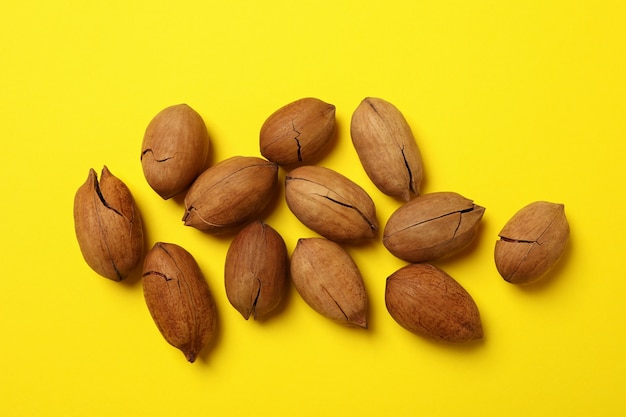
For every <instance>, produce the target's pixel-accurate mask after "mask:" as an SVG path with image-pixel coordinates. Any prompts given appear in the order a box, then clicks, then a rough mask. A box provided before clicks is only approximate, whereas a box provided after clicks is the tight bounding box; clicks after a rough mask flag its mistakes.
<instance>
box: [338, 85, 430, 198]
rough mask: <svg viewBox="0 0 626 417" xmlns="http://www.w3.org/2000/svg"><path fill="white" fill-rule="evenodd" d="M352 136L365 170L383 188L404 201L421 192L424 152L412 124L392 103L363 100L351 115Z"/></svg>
mask: <svg viewBox="0 0 626 417" xmlns="http://www.w3.org/2000/svg"><path fill="white" fill-rule="evenodd" d="M350 135H351V137H352V143H353V145H354V149H355V150H356V152H357V154H358V156H359V159H360V160H361V164H362V165H363V168H364V169H365V172H366V173H367V175H368V176H369V178H370V179H371V180H372V182H373V183H374V185H376V187H378V189H379V190H380V191H382V192H383V193H385V194H387V195H389V196H392V197H395V198H397V199H399V200H403V201H409V200H410V199H411V198H412V197H414V196H416V195H419V194H420V184H421V182H422V177H423V175H424V167H423V162H422V155H421V153H420V150H419V148H418V146H417V142H416V141H415V137H414V136H413V132H412V131H411V127H410V126H409V124H408V123H407V121H406V119H405V118H404V116H403V115H402V113H401V112H400V110H398V109H397V108H396V107H395V106H394V105H393V104H391V103H389V102H388V101H385V100H383V99H380V98H375V97H368V98H366V99H364V100H363V101H362V102H361V104H359V106H358V107H357V109H356V110H355V111H354V113H353V114H352V120H351V123H350Z"/></svg>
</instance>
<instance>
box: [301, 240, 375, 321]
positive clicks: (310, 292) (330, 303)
mask: <svg viewBox="0 0 626 417" xmlns="http://www.w3.org/2000/svg"><path fill="white" fill-rule="evenodd" d="M290 265H291V279H292V280H293V284H294V286H295V287H296V290H297V291H298V293H299V294H300V296H301V297H302V299H303V300H304V301H305V302H306V303H307V304H308V305H309V306H311V308H313V309H314V310H315V311H317V312H318V313H319V314H321V315H322V316H324V317H327V318H329V319H331V320H334V321H336V322H339V323H341V324H344V325H349V326H357V327H363V328H366V327H367V294H366V292H365V286H364V284H363V278H362V277H361V273H360V272H359V269H358V267H357V265H356V264H355V263H354V261H353V259H352V257H350V254H349V253H348V252H346V250H345V249H344V248H342V247H341V246H340V245H339V244H337V243H335V242H332V241H330V240H327V239H324V238H306V239H300V240H298V243H297V244H296V248H295V249H294V251H293V253H292V255H291V264H290Z"/></svg>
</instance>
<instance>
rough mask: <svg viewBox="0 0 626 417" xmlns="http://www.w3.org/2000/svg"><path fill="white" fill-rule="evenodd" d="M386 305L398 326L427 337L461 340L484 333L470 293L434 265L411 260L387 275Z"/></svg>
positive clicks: (445, 340)
mask: <svg viewBox="0 0 626 417" xmlns="http://www.w3.org/2000/svg"><path fill="white" fill-rule="evenodd" d="M385 305H386V307H387V311H389V314H390V315H391V317H392V318H393V319H394V320H395V321H396V322H397V323H398V324H399V325H400V326H402V327H404V328H405V329H407V330H409V331H410V332H412V333H415V334H417V335H420V336H423V337H426V338H429V339H433V340H438V341H443V342H450V343H464V342H469V341H472V340H476V339H481V338H482V337H483V328H482V324H481V320H480V313H479V311H478V307H477V306H476V303H475V302H474V300H473V299H472V297H471V296H470V295H469V293H468V292H467V291H466V290H465V289H464V288H463V287H462V286H461V285H460V284H459V283H458V282H457V281H455V280H454V278H452V277H451V276H450V275H448V274H447V273H446V272H444V271H443V270H441V269H439V268H437V267H435V266H433V265H429V264H411V265H407V266H405V267H403V268H401V269H399V270H398V271H396V272H394V273H393V274H392V275H390V276H389V277H388V278H387V284H386V288H385Z"/></svg>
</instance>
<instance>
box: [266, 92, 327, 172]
mask: <svg viewBox="0 0 626 417" xmlns="http://www.w3.org/2000/svg"><path fill="white" fill-rule="evenodd" d="M334 131H335V106H334V105H332V104H328V103H325V102H323V101H322V100H320V99H317V98H313V97H307V98H302V99H300V100H296V101H294V102H292V103H289V104H287V105H285V106H283V107H281V108H280V109H278V110H276V111H275V112H274V113H272V114H271V115H270V116H269V117H268V118H267V120H266V121H265V122H264V123H263V125H262V126H261V132H260V135H259V143H260V148H261V155H263V156H264V157H265V158H267V159H268V160H270V161H272V162H275V163H277V164H278V165H281V166H296V165H303V164H310V163H313V162H314V161H316V160H317V159H318V158H319V157H321V156H322V155H323V153H324V152H325V151H326V150H327V148H328V146H329V144H330V141H331V139H332V136H333V133H334Z"/></svg>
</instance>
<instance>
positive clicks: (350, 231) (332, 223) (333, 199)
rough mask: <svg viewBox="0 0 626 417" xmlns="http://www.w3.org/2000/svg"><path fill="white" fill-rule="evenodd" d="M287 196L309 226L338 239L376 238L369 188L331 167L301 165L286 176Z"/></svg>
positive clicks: (376, 223) (372, 204)
mask: <svg viewBox="0 0 626 417" xmlns="http://www.w3.org/2000/svg"><path fill="white" fill-rule="evenodd" d="M285 200H286V202H287V206H288V207H289V209H290V210H291V212H292V213H293V214H294V215H295V216H296V217H297V218H298V219H299V220H300V221H301V222H302V223H303V224H304V225H305V226H307V227H308V228H310V229H311V230H313V231H315V232H317V233H319V234H320V235H322V236H324V237H326V238H328V239H330V240H334V241H336V242H349V241H357V240H362V239H371V238H374V237H375V236H376V234H377V232H378V220H377V219H376V207H375V206H374V202H373V201H372V199H371V197H370V196H369V195H368V194H367V192H366V191H365V190H364V189H363V188H361V187H360V186H358V185H357V184H356V183H354V182H352V181H351V180H350V179H348V178H347V177H345V176H343V175H341V174H339V173H338V172H336V171H333V170H331V169H329V168H325V167H320V166H313V165H309V166H302V167H298V168H296V169H294V170H292V171H291V172H290V173H289V174H288V175H287V176H286V177H285Z"/></svg>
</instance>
